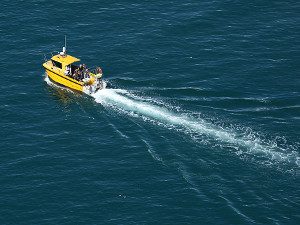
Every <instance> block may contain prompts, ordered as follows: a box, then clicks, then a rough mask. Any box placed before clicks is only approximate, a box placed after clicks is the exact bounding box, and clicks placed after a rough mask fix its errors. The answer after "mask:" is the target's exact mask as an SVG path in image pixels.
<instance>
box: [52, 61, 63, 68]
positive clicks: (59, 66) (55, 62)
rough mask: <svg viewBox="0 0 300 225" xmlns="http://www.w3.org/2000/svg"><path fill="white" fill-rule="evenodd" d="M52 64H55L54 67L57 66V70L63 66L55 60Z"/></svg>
mask: <svg viewBox="0 0 300 225" xmlns="http://www.w3.org/2000/svg"><path fill="white" fill-rule="evenodd" d="M52 63H53V65H54V66H55V67H57V68H60V69H61V68H62V65H61V63H60V62H57V61H55V60H52Z"/></svg>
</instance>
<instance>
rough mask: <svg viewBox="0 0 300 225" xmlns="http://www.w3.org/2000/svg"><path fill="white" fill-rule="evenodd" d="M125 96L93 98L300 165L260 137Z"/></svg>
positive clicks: (113, 93)
mask: <svg viewBox="0 0 300 225" xmlns="http://www.w3.org/2000/svg"><path fill="white" fill-rule="evenodd" d="M126 93H127V91H125V90H122V89H103V90H100V91H98V92H96V93H95V94H92V96H93V97H94V98H95V101H96V102H98V103H101V104H103V105H106V106H113V107H114V108H117V109H120V110H125V111H128V112H131V113H132V112H133V113H135V114H138V115H141V116H143V117H147V118H150V119H154V120H155V121H157V122H159V123H164V124H167V125H172V126H179V127H182V128H184V129H187V130H190V131H192V132H195V133H197V134H201V135H206V136H209V137H211V138H213V139H215V140H217V141H220V142H226V143H229V144H231V145H233V146H232V147H234V148H238V150H239V151H241V150H242V151H243V152H246V153H250V154H251V153H252V154H259V155H264V156H265V157H267V158H269V159H271V160H275V161H287V162H292V163H295V164H296V165H298V166H299V161H300V160H299V159H300V158H299V156H298V154H297V152H295V151H292V152H291V153H290V154H288V153H285V152H279V151H280V150H282V149H280V148H279V147H277V146H271V145H267V144H264V143H262V141H261V140H260V139H258V138H255V139H254V140H253V139H251V138H248V137H247V136H243V135H241V134H237V133H236V132H233V131H228V130H225V129H223V128H221V127H217V126H214V125H213V124H210V123H208V122H206V121H204V120H201V119H197V120H196V119H194V118H191V117H188V116H184V115H178V114H175V113H173V112H171V111H170V110H167V109H165V108H162V107H158V106H155V105H153V104H151V103H149V102H143V101H141V100H140V98H139V100H136V99H134V98H133V99H132V95H130V97H131V98H130V97H126V96H124V94H126Z"/></svg>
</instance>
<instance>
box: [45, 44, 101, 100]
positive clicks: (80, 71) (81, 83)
mask: <svg viewBox="0 0 300 225" xmlns="http://www.w3.org/2000/svg"><path fill="white" fill-rule="evenodd" d="M79 61H80V59H78V58H76V57H73V56H71V55H68V54H67V52H66V44H65V47H63V51H62V52H60V53H59V54H57V55H54V56H52V57H51V59H50V60H47V59H45V62H44V63H43V67H44V68H45V70H46V74H47V76H48V77H49V79H50V80H51V81H52V82H54V83H56V84H59V85H62V86H64V87H68V88H71V89H73V90H76V91H79V92H83V93H86V94H92V93H95V92H96V91H97V90H99V89H102V88H104V82H103V81H102V70H101V69H100V67H98V68H96V69H94V70H89V69H87V68H86V67H85V65H84V64H83V65H82V64H80V65H78V62H79Z"/></svg>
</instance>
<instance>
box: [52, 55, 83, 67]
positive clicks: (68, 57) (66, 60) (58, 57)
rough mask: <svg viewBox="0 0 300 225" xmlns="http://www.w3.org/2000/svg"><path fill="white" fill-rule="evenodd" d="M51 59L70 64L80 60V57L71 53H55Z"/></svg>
mask: <svg viewBox="0 0 300 225" xmlns="http://www.w3.org/2000/svg"><path fill="white" fill-rule="evenodd" d="M51 59H53V60H55V61H57V62H60V63H64V64H66V65H69V64H71V63H74V62H79V61H80V59H77V58H75V57H73V56H71V55H65V56H62V55H55V56H53V57H52V58H51Z"/></svg>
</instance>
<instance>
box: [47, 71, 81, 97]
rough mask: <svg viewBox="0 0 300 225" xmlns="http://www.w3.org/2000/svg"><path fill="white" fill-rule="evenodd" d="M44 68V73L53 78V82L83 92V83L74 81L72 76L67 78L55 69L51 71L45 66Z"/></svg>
mask: <svg viewBox="0 0 300 225" xmlns="http://www.w3.org/2000/svg"><path fill="white" fill-rule="evenodd" d="M45 69H46V73H47V75H48V77H49V78H50V79H51V80H53V81H54V82H55V83H58V84H60V85H62V86H65V87H68V88H71V89H73V90H76V91H80V92H83V84H80V83H79V82H78V81H76V80H74V79H72V78H69V77H67V76H65V75H62V74H59V73H56V72H55V71H51V70H49V69H47V68H45Z"/></svg>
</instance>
